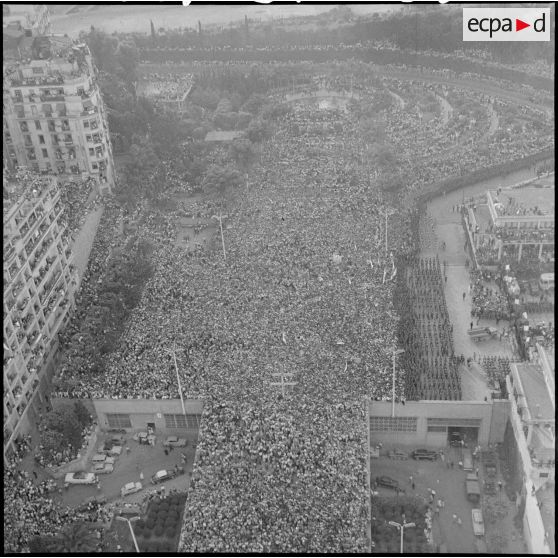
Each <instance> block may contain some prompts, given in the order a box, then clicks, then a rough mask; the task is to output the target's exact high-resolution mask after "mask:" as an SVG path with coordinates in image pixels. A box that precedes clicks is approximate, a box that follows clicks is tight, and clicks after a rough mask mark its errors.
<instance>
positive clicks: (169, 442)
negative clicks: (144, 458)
mask: <svg viewBox="0 0 558 558" xmlns="http://www.w3.org/2000/svg"><path fill="white" fill-rule="evenodd" d="M187 443H188V442H187V441H186V438H179V437H178V436H169V437H168V438H167V439H166V440H165V441H164V442H163V446H165V447H170V446H172V447H174V448H183V447H185V446H186V445H187Z"/></svg>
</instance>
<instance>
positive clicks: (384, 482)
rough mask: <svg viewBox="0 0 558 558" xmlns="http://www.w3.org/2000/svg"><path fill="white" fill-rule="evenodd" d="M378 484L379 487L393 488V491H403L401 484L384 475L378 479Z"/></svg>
mask: <svg viewBox="0 0 558 558" xmlns="http://www.w3.org/2000/svg"><path fill="white" fill-rule="evenodd" d="M376 484H377V485H378V486H383V487H384V488H391V489H393V490H402V489H401V488H400V487H399V483H398V482H397V481H396V480H395V479H392V478H391V477H388V476H386V475H383V476H381V477H376Z"/></svg>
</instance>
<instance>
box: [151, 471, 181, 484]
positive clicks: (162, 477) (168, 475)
mask: <svg viewBox="0 0 558 558" xmlns="http://www.w3.org/2000/svg"><path fill="white" fill-rule="evenodd" d="M174 477H176V472H175V471H171V470H168V469H162V470H161V471H157V472H156V473H155V474H154V475H153V476H152V477H151V484H159V483H160V482H164V481H166V480H170V479H174Z"/></svg>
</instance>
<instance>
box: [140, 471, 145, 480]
mask: <svg viewBox="0 0 558 558" xmlns="http://www.w3.org/2000/svg"><path fill="white" fill-rule="evenodd" d="M139 477H140V480H143V479H144V476H143V471H140V474H139Z"/></svg>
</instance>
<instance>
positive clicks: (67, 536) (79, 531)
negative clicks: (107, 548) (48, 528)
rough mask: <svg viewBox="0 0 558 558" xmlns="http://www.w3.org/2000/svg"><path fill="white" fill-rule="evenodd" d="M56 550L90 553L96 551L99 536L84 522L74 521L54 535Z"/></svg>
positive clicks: (60, 551)
mask: <svg viewBox="0 0 558 558" xmlns="http://www.w3.org/2000/svg"><path fill="white" fill-rule="evenodd" d="M54 539H55V541H56V542H55V544H54V552H55V553H57V552H59V553H67V552H72V553H80V554H88V553H93V552H95V550H96V548H97V538H96V537H95V534H94V533H93V531H92V530H91V529H90V528H89V527H87V525H85V524H84V523H72V524H70V525H67V526H66V527H64V528H63V529H62V531H61V532H60V533H59V534H58V535H56V536H55V537H54Z"/></svg>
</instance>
